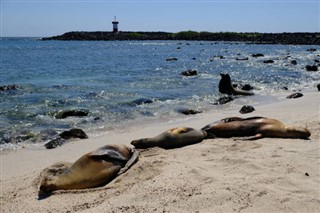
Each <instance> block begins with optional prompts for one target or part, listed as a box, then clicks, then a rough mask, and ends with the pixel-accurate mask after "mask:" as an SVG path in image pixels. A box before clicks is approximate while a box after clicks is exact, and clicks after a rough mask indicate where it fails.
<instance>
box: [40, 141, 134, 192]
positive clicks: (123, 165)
mask: <svg viewBox="0 0 320 213" xmlns="http://www.w3.org/2000/svg"><path fill="white" fill-rule="evenodd" d="M137 159H138V152H137V151H136V150H135V149H133V148H129V147H127V146H125V145H106V146H103V147H101V148H99V149H97V150H95V151H93V152H90V153H88V154H86V155H84V156H82V157H81V158H79V159H78V160H77V161H76V162H74V163H73V164H72V165H71V166H70V167H68V168H65V169H63V170H62V171H60V172H58V173H51V174H50V173H49V174H47V175H45V176H44V177H43V178H42V180H41V183H40V192H42V193H49V192H52V191H55V190H69V189H86V188H92V187H97V186H101V185H104V184H107V183H108V182H110V181H111V180H112V179H114V178H115V177H116V176H117V175H119V174H121V173H124V172H126V171H127V170H128V169H129V168H130V166H132V165H133V164H134V163H135V162H136V160H137Z"/></svg>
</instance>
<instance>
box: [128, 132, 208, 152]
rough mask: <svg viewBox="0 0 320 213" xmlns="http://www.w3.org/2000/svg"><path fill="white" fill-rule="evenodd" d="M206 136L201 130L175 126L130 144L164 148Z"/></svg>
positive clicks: (194, 141)
mask: <svg viewBox="0 0 320 213" xmlns="http://www.w3.org/2000/svg"><path fill="white" fill-rule="evenodd" d="M206 136H207V133H206V132H205V131H203V130H197V129H193V128H189V127H177V128H173V129H169V130H168V131H165V132H163V133H161V134H160V135H158V136H156V137H153V138H142V139H139V140H134V141H132V142H131V144H132V145H133V146H135V147H136V148H139V149H145V148H149V147H155V146H158V147H161V148H164V149H173V148H178V147H183V146H187V145H191V144H195V143H198V142H201V141H202V140H203V139H204V138H205V137H206Z"/></svg>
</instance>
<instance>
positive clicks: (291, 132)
mask: <svg viewBox="0 0 320 213" xmlns="http://www.w3.org/2000/svg"><path fill="white" fill-rule="evenodd" d="M202 130H205V131H206V132H207V133H208V137H207V138H214V137H221V138H230V137H245V136H247V137H248V136H253V137H251V138H247V139H246V140H257V139H260V138H266V137H268V138H303V139H307V138H308V137H310V135H311V133H310V131H309V130H308V129H306V128H302V127H294V126H287V125H285V124H283V123H281V122H280V121H278V120H276V119H272V118H264V117H249V118H239V117H230V118H225V119H222V120H220V121H217V122H214V123H212V124H209V125H207V126H205V127H203V128H202Z"/></svg>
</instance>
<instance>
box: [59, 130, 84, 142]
mask: <svg viewBox="0 0 320 213" xmlns="http://www.w3.org/2000/svg"><path fill="white" fill-rule="evenodd" d="M59 136H60V137H61V138H63V139H67V140H68V139H70V138H80V139H85V138H88V136H87V134H86V133H85V132H84V131H83V130H82V129H77V128H74V129H70V130H67V131H64V132H62V133H60V134H59Z"/></svg>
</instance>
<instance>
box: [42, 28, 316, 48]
mask: <svg viewBox="0 0 320 213" xmlns="http://www.w3.org/2000/svg"><path fill="white" fill-rule="evenodd" d="M42 40H65V41H70V40H81V41H83V40H104V41H115V40H119V41H122V40H194V41H216V42H219V41H228V42H249V43H253V44H295V45H320V33H234V32H218V33H211V32H195V31H183V32H178V33H169V32H118V33H113V32H104V31H96V32H85V31H82V32H80V31H79V32H67V33H64V34H63V35H58V36H52V37H46V38H42Z"/></svg>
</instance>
